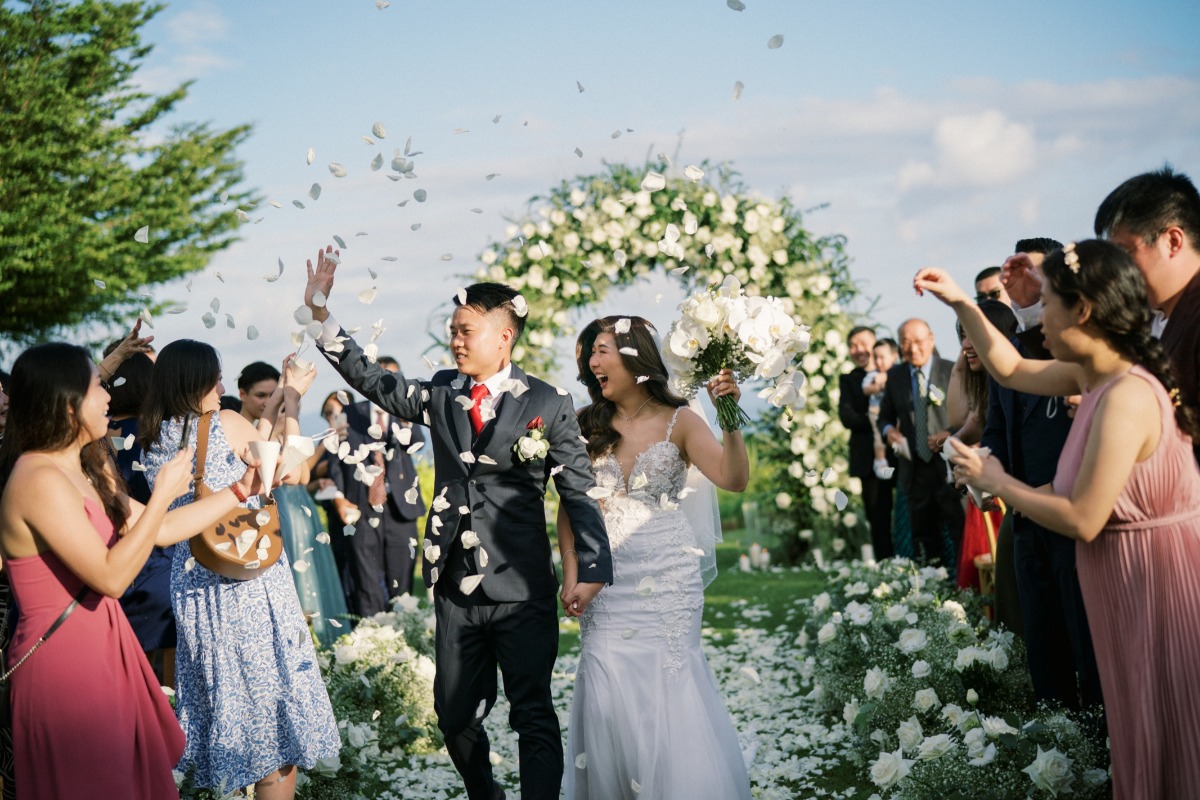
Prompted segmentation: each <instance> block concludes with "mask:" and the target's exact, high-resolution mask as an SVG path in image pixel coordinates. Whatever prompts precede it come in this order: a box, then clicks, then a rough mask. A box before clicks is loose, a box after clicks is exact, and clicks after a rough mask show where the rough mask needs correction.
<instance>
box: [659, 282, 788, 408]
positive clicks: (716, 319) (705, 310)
mask: <svg viewBox="0 0 1200 800" xmlns="http://www.w3.org/2000/svg"><path fill="white" fill-rule="evenodd" d="M679 310H680V312H682V316H681V317H680V318H679V319H677V320H676V321H675V322H673V323H671V327H670V329H669V330H668V331H667V341H666V345H665V346H664V347H663V361H664V362H666V365H667V367H668V368H670V370H671V376H672V377H671V388H672V390H673V391H675V392H677V393H679V394H681V395H683V396H684V397H688V398H691V397H695V396H696V392H698V391H699V390H700V388H701V387H703V386H704V385H705V384H706V383H708V381H710V380H712V379H713V378H714V377H716V375H717V373H719V372H720V371H721V370H723V369H729V370H732V371H733V374H734V378H735V379H736V380H737V381H738V382H739V383H740V382H741V381H742V380H744V379H746V378H749V377H754V378H762V379H765V380H767V381H768V382H769V383H768V385H767V387H766V388H764V389H763V390H762V391H761V392H759V397H762V398H765V399H766V400H767V401H768V402H769V403H771V405H773V406H775V407H776V408H783V409H785V411H787V413H789V414H790V413H791V411H792V409H794V408H803V407H804V396H803V394H801V389H802V388H803V386H804V373H802V372H799V371H798V370H797V369H796V367H795V364H794V362H795V360H796V356H798V355H799V354H801V353H803V352H804V351H806V350H807V349H808V345H809V340H810V336H809V329H808V326H806V325H801V324H799V323H797V322H796V320H795V319H793V318H792V315H791V314H789V313H788V312H787V310H786V309H785V308H784V305H783V303H782V302H781V301H780V300H779V298H777V297H750V296H747V295H746V293H745V292H744V291H743V290H742V285H741V283H739V282H738V280H737V279H736V278H734V277H733V276H732V275H731V276H729V277H727V278H725V281H724V283H722V284H721V285H720V286H719V287H718V288H716V289H713V288H711V287H710V288H709V289H707V290H705V291H703V292H700V293H698V294H695V295H692V296H691V297H689V298H688V299H686V300H684V301H683V302H682V303H681V304H680V305H679ZM715 405H716V407H717V421H718V422H719V423H720V425H721V429H722V430H726V431H733V430H737V429H739V428H741V427H742V426H743V425H745V424H746V423H747V422H749V421H750V418H749V417H748V416H747V415H746V412H745V411H743V410H742V409H741V408H740V407H739V406H738V404H737V402H736V401H735V400H734V399H733V398H732V397H729V396H728V395H725V396H722V397H718V398H717V399H716V403H715Z"/></svg>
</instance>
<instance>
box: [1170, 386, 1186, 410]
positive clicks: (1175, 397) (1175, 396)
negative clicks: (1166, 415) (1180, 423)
mask: <svg viewBox="0 0 1200 800" xmlns="http://www.w3.org/2000/svg"><path fill="white" fill-rule="evenodd" d="M1167 397H1170V398H1171V405H1173V406H1175V407H1176V408H1179V407H1180V406H1181V405H1183V401H1182V400H1180V399H1179V387H1178V386H1176V387H1175V388H1174V389H1172V390H1171V391H1169V392H1167Z"/></svg>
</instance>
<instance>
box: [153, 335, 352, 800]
mask: <svg viewBox="0 0 1200 800" xmlns="http://www.w3.org/2000/svg"><path fill="white" fill-rule="evenodd" d="M220 370H221V367H220V361H219V359H218V356H217V352H216V350H214V349H213V348H212V347H211V346H209V345H207V344H204V343H202V342H196V341H191V340H180V341H176V342H172V343H171V344H169V345H167V346H166V347H164V348H163V349H162V352H161V353H160V354H159V356H158V361H157V362H156V364H155V367H154V376H153V380H152V384H151V388H150V392H149V396H148V397H147V398H146V406H145V410H144V411H143V418H142V420H141V423H140V425H139V428H140V430H141V431H143V437H144V438H143V442H142V444H143V448H144V451H145V468H146V477H147V479H148V480H149V482H150V485H151V487H153V486H154V480H155V477H156V476H157V473H158V470H159V469H161V468H162V466H163V465H164V464H165V463H166V462H167V461H168V460H169V459H170V458H171V456H172V455H174V454H175V452H176V451H177V450H178V449H179V445H180V440H181V438H182V436H183V428H184V418H185V417H186V416H189V415H190V416H192V417H193V418H195V417H199V416H200V415H201V414H204V413H207V412H209V411H215V410H217V409H219V403H220V397H221V395H222V394H223V392H224V387H222V385H221V380H220ZM311 373H312V370H309V372H308V373H307V374H305V373H304V372H303V371H302V370H301V369H299V368H297V367H295V366H294V365H289V367H288V368H287V369H286V370H285V377H284V385H285V389H284V392H283V406H284V407H283V409H282V414H280V417H281V418H282V420H283V422H282V425H281V427H283V428H285V429H291V432H292V433H295V432H296V408H297V406H298V402H299V398H300V395H301V394H303V392H304V390H305V389H307V388H308V385H309V383H311V380H312V375H311ZM264 416H265V417H266V418H267V419H274V418H275V416H276V414H275V413H272V414H270V415H269V416H268V415H264ZM195 428H196V426H195V425H192V426H191V429H190V431H189V433H188V444H189V446H190V447H193V448H194V447H195V446H196V440H197V436H196V429H195ZM285 432H287V431H286V430H285ZM263 433H265V431H264V432H263ZM260 438H262V433H260V431H259V430H257V429H255V428H254V426H252V425H251V424H250V423H248V422H247V421H246V420H245V419H243V418H242V417H241V416H240V415H238V414H237V413H236V412H232V411H223V412H220V413H217V414H214V415H213V417H212V422H211V427H210V429H209V441H208V454H207V458H206V460H205V470H204V481H205V484H206V485H207V486H208V487H209V488H210V489H212V490H213V491H217V490H219V489H221V488H224V487H225V486H227V485H229V484H231V483H233V482H234V481H236V480H237V479H238V478H239V477H240V476H241V475H242V474H243V473H244V472H245V470H246V469H247V467H246V464H245V462H244V461H243V459H242V458H241V457H240V454H241V453H243V452H245V450H246V449H247V445H248V443H249V442H250V441H253V440H255V439H260ZM191 501H192V496H191V495H190V494H187V495H184V496H182V497H180V498H179V499H177V500H176V501H175V503H174V504H173V505H172V507H175V506H179V505H185V504H187V503H190V502H191ZM246 505H247V506H248V507H251V508H254V507H257V506H258V505H259V498H258V497H251V498H249V500H248V502H247V503H246ZM171 602H172V606H173V608H174V611H175V621H176V626H177V629H178V635H179V643H178V650H177V653H176V713H177V714H178V716H179V723H180V725H182V727H183V730H184V733H185V734H186V735H187V748H186V750H185V751H184V754H183V758H182V759H181V760H180V762H179V770H180V771H182V772H184V773H191V776H192V780H193V782H194V784H195V785H196V786H198V787H208V788H211V789H213V790H216V791H217V792H219V793H221V794H226V793H228V792H231V791H234V790H237V789H239V788H241V787H245V786H249V785H250V784H254V785H255V796H256V797H257V798H259V800H279V798H282V799H283V800H290V798H292V797H293V796H294V794H295V788H296V768H297V767H302V768H306V769H307V768H311V767H313V766H314V765H315V764H316V763H317V761H318V760H320V759H324V758H332V757H334V756H336V755H337V753H338V751H339V749H340V746H341V739H340V734H339V732H338V729H337V721H336V719H335V718H334V715H333V710H332V708H331V707H330V704H329V695H328V693H327V692H326V690H325V684H324V682H323V680H322V678H321V670H320V667H319V665H318V663H317V657H316V652H315V651H314V649H313V644H312V637H311V636H310V635H309V631H308V626H307V624H306V623H305V619H304V614H303V612H302V611H301V610H300V603H299V600H298V599H297V597H296V589H295V586H294V585H293V583H292V577H291V566H290V564H289V562H288V560H287V555H286V554H283V555H281V557H280V559H279V561H278V562H277V563H276V564H275V565H274V566H272V567H271V568H270V569H268V570H266V571H265V572H264V573H263V574H262V575H260V576H259V577H257V578H253V579H251V580H245V581H241V580H231V579H228V578H222V577H220V576H219V575H216V574H215V573H213V572H210V571H209V570H207V569H205V568H204V567H203V566H201V565H200V564H199V563H196V562H195V560H193V559H192V558H191V548H189V547H187V546H184V545H181V546H179V547H177V548H176V550H175V557H174V561H173V563H172V568H171Z"/></svg>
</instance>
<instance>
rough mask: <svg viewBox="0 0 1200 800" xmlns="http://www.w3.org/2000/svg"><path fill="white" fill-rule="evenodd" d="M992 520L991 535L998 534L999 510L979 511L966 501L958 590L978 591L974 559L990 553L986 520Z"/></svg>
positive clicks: (977, 573)
mask: <svg viewBox="0 0 1200 800" xmlns="http://www.w3.org/2000/svg"><path fill="white" fill-rule="evenodd" d="M988 517H990V518H991V520H992V534H993V535H995V534H997V533H999V532H1000V523H1001V521H1003V519H1004V515H1003V514H1002V513H1000V511H999V510H993V511H980V510H979V506H977V505H975V504H974V503H973V502H971V501H970V500H967V517H966V522H965V523H964V525H963V538H962V547H961V548H960V549H959V552H958V588H960V589H974V590H975V591H979V568H978V567H976V566H975V557H976V556H981V555H983V554H984V553H988V554H989V555H990V554H991V552H992V541H991V538H990V537H989V536H988V532H987V518H988Z"/></svg>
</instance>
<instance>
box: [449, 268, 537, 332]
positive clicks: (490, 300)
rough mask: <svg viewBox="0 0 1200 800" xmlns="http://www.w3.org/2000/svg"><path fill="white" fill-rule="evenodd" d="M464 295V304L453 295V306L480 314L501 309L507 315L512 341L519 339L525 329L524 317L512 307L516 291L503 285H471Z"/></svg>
mask: <svg viewBox="0 0 1200 800" xmlns="http://www.w3.org/2000/svg"><path fill="white" fill-rule="evenodd" d="M466 293H467V300H466V302H465V303H462V302H459V296H458V295H455V296H454V305H456V306H467V307H468V308H473V309H475V310H476V311H479V312H480V313H481V314H487V313H490V312H492V311H495V310H496V309H501V310H502V311H504V313H506V314H507V315H508V324H509V325H511V326H512V329H513V341H514V342H516V340H517V339H520V338H521V331H523V330H524V329H525V317H523V316H521V315H520V314H518V313H517V307H516V306H515V305H513V298H514V297H516V296H517V294H518V292H517V290H516V289H514V288H512V287H511V286H507V285H505V284H503V283H473V284H471V285H470V286H468V287H467V288H466Z"/></svg>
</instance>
